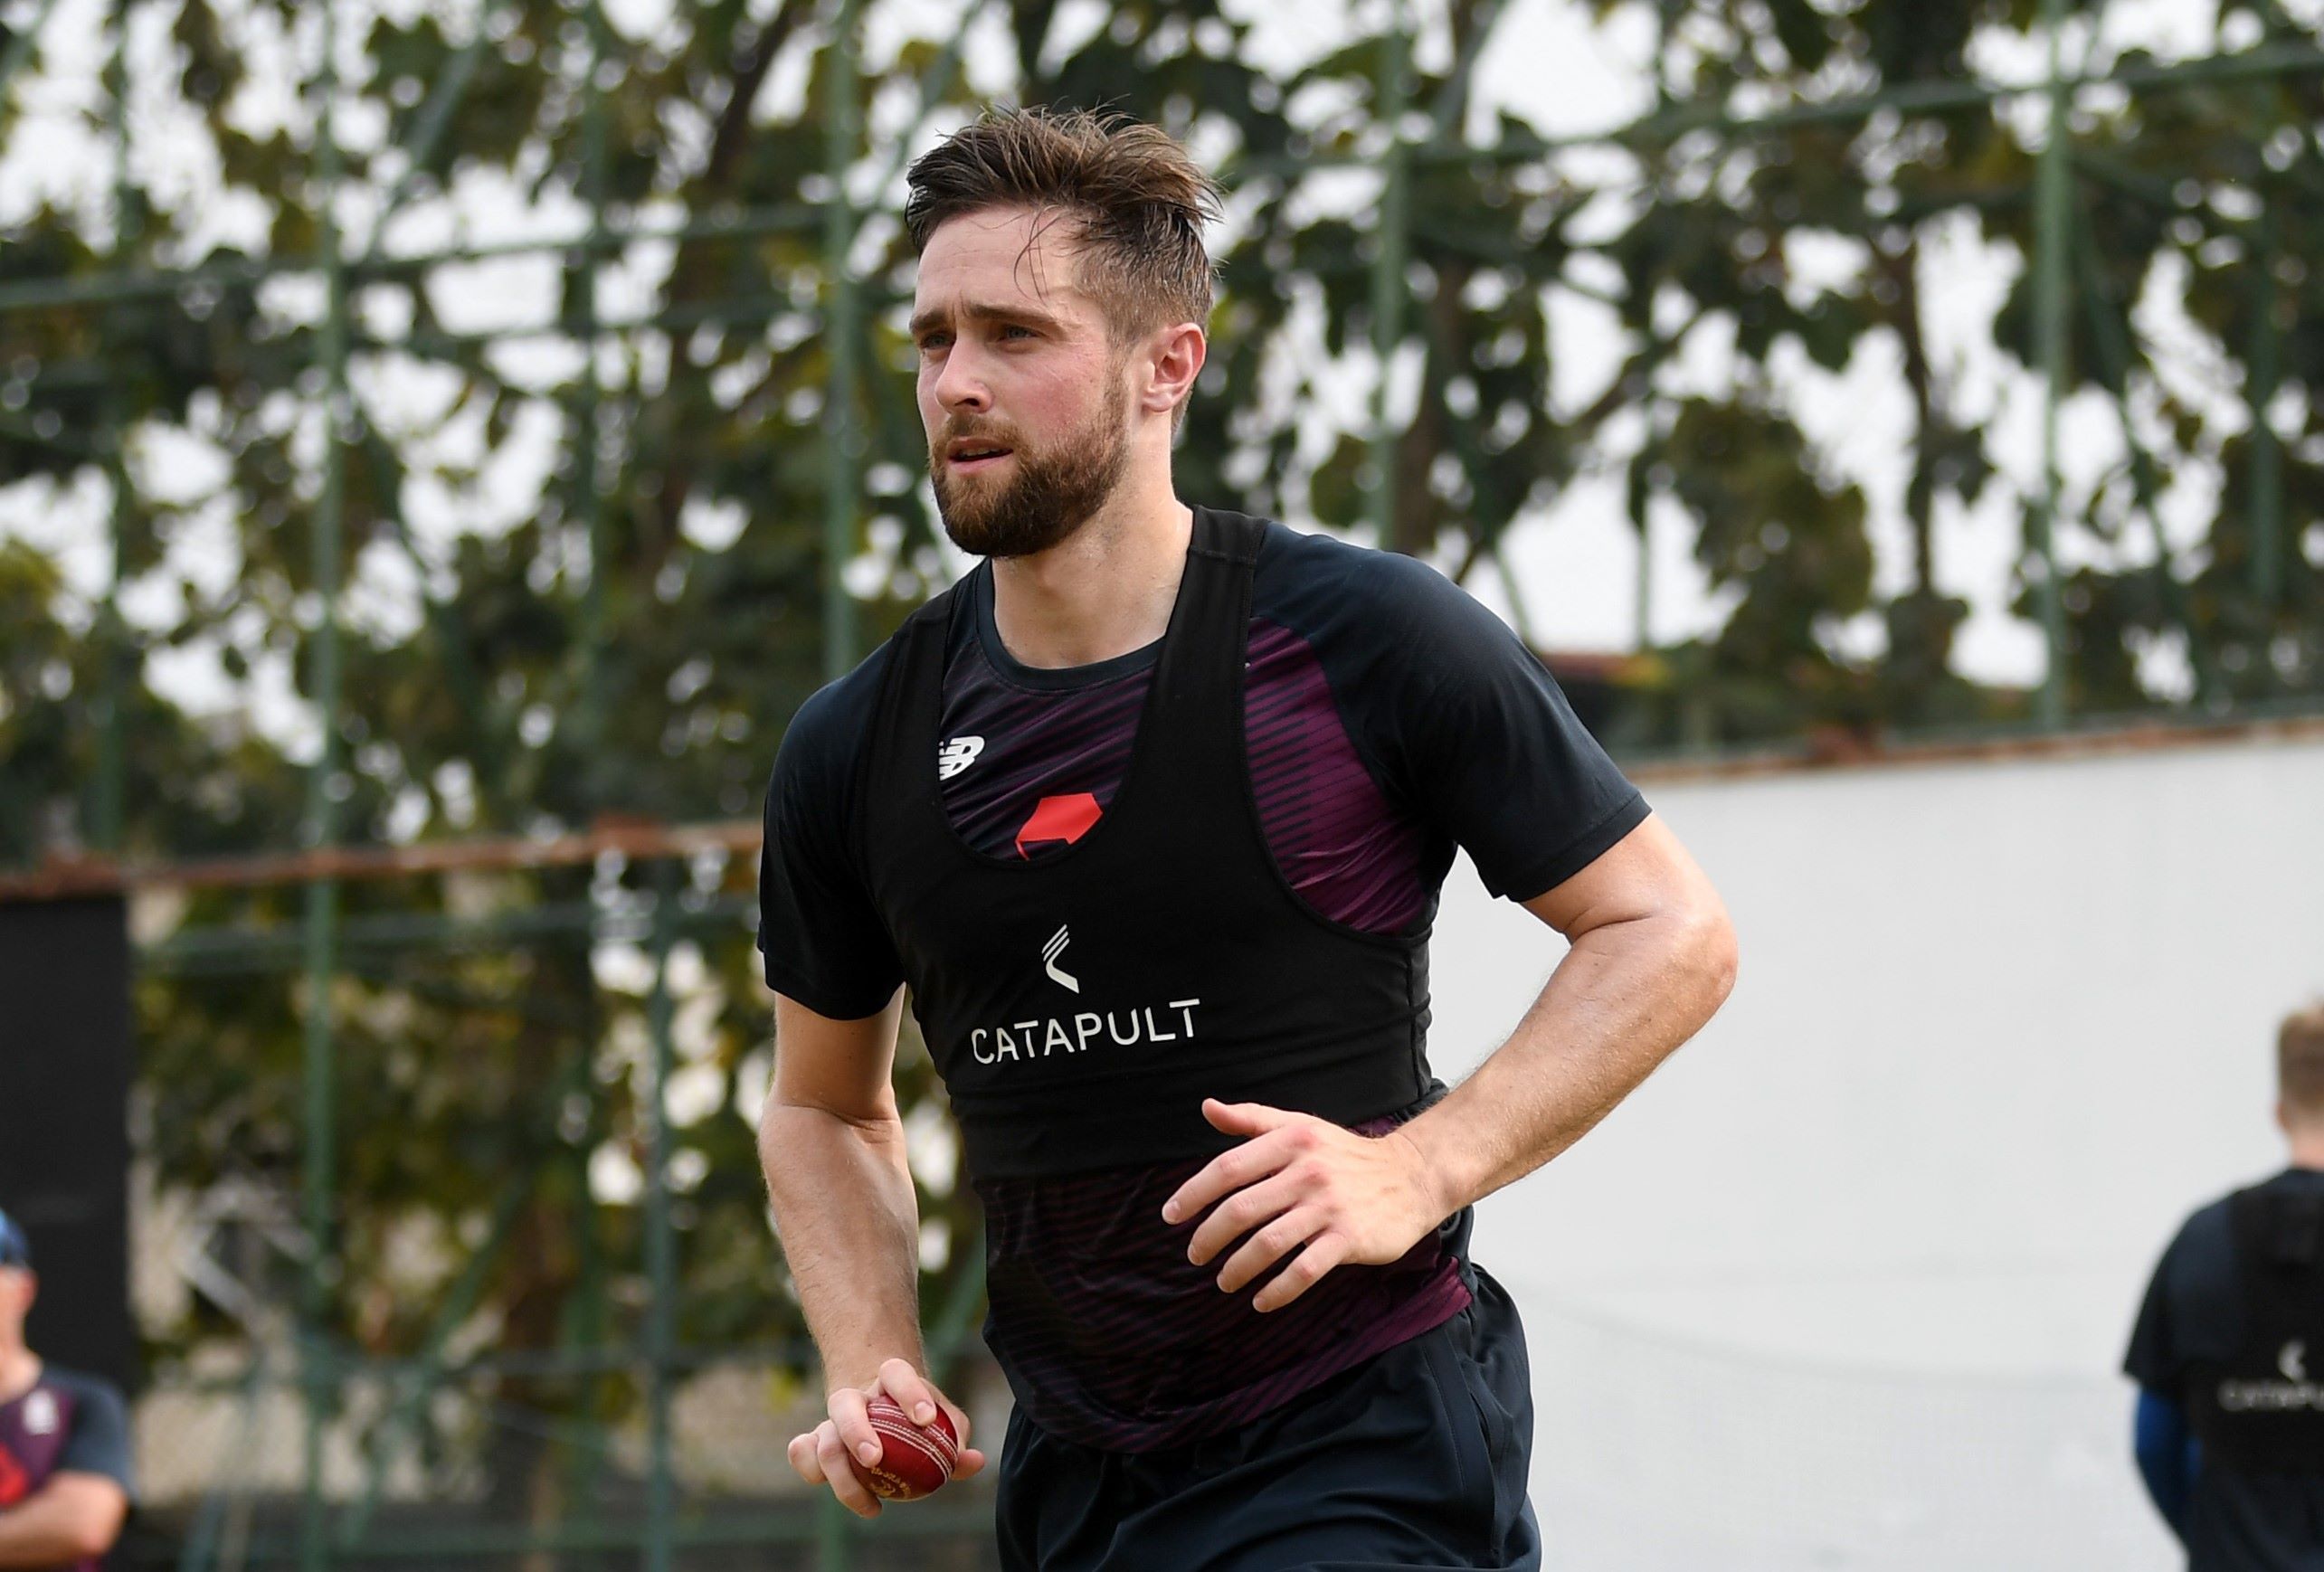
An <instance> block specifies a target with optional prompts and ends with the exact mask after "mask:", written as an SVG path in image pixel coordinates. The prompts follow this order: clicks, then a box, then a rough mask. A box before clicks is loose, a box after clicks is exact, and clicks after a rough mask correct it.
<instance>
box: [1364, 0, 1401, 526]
mask: <svg viewBox="0 0 2324 1572" xmlns="http://www.w3.org/2000/svg"><path fill="white" fill-rule="evenodd" d="M1411 22H1412V18H1411V15H1410V14H1409V12H1408V11H1407V9H1406V6H1405V0H1390V10H1389V24H1388V32H1387V33H1385V34H1384V35H1382V37H1381V39H1380V82H1379V88H1378V90H1379V94H1380V98H1379V103H1380V124H1381V125H1382V126H1383V127H1384V128H1386V129H1387V132H1388V144H1387V146H1386V147H1383V148H1382V149H1381V151H1380V218H1379V221H1378V223H1377V224H1376V226H1375V228H1374V230H1373V241H1374V246H1375V249H1374V251H1372V259H1371V349H1372V355H1373V357H1374V358H1375V359H1376V360H1378V361H1379V363H1380V380H1379V382H1378V384H1376V385H1375V386H1374V387H1373V388H1372V393H1371V441H1370V443H1369V444H1368V446H1369V447H1370V450H1371V451H1370V452H1369V453H1367V454H1366V455H1365V457H1366V459H1367V461H1368V463H1369V465H1370V468H1371V522H1372V528H1373V529H1374V530H1375V531H1376V532H1377V534H1378V535H1379V540H1378V543H1377V544H1378V545H1380V546H1381V547H1382V548H1384V549H1387V550H1390V551H1392V550H1394V549H1395V547H1396V524H1397V519H1396V433H1395V431H1392V430H1390V420H1391V418H1392V417H1391V415H1390V410H1389V391H1390V390H1389V381H1390V377H1389V373H1390V369H1391V367H1392V365H1393V363H1394V361H1395V358H1396V347H1397V345H1398V344H1399V342H1400V341H1401V340H1402V339H1403V336H1404V295H1405V290H1406V289H1407V283H1406V280H1405V277H1404V269H1405V260H1406V258H1407V257H1408V256H1409V251H1410V236H1409V233H1408V227H1409V224H1410V223H1411V211H1410V210H1411V185H1410V183H1411V177H1412V176H1411V159H1410V156H1409V149H1408V148H1407V147H1405V145H1404V111H1405V109H1406V107H1407V106H1408V105H1409V103H1410V101H1411V97H1412V81H1411V77H1412V36H1411V32H1410V29H1411Z"/></svg>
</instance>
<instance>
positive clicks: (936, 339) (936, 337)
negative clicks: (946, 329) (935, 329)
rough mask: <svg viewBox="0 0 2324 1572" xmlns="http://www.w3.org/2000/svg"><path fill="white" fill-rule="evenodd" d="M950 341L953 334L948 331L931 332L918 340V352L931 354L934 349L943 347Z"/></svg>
mask: <svg viewBox="0 0 2324 1572" xmlns="http://www.w3.org/2000/svg"><path fill="white" fill-rule="evenodd" d="M952 341H953V336H952V335H951V334H949V333H931V334H929V335H928V336H925V338H923V339H921V340H920V353H921V354H923V355H929V354H933V353H934V352H935V351H936V350H939V349H942V348H944V347H945V346H947V345H949V344H951V343H952Z"/></svg>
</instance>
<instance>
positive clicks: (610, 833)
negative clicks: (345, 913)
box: [0, 819, 764, 901]
mask: <svg viewBox="0 0 2324 1572" xmlns="http://www.w3.org/2000/svg"><path fill="white" fill-rule="evenodd" d="M763 833H764V827H763V826H762V825H761V824H760V823H759V821H758V820H757V819H723V820H718V821H715V822H712V823H709V824H690V825H674V824H651V823H636V822H628V821H623V820H619V819H614V820H608V821H607V822H604V823H602V824H599V825H597V826H595V827H593V828H592V829H586V830H580V831H576V832H574V833H573V834H570V835H559V836H552V837H549V838H545V839H543V838H534V837H530V836H504V837H500V838H496V839H490V840H442V841H422V842H418V843H416V844H414V845H411V846H373V847H331V848H324V849H319V850H310V851H296V852H280V853H271V854H264V855H261V856H256V857H204V858H201V859H198V860H195V861H191V862H172V863H115V862H111V861H109V860H107V859H105V858H102V857H87V858H79V859H74V860H71V861H57V862H52V863H50V864H47V865H45V866H42V867H40V868H37V869H33V870H31V871H29V872H26V873H22V874H14V875H10V876H5V877H0V901H25V900H40V899H43V898H56V897H59V896H68V895H104V894H110V893H111V892H113V891H116V890H122V889H138V888H149V887H152V886H156V885H169V886H171V887H174V888H178V889H236V888H242V889H248V888H254V887H258V886H261V885H281V884H299V883H304V882H305V881H307V880H309V879H318V878H337V879H382V878H404V877H410V876H418V875H422V874H440V873H454V872H462V871H468V870H478V869H504V870H505V869H513V868H545V867H570V866H574V865H576V864H581V863H593V862H595V861H596V860H597V859H598V858H599V857H604V856H606V855H607V854H608V853H612V854H616V855H619V856H621V857H626V858H628V859H629V860H631V861H632V862H642V861H650V860H651V859H653V858H656V857H697V856H699V855H700V854H702V853H704V852H707V851H723V852H727V853H730V854H731V853H737V852H755V851H757V850H758V848H759V840H760V838H761V836H762V834H763Z"/></svg>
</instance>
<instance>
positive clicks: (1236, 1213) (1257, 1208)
mask: <svg viewBox="0 0 2324 1572" xmlns="http://www.w3.org/2000/svg"><path fill="white" fill-rule="evenodd" d="M1299 1198H1300V1197H1299V1184H1298V1181H1297V1180H1296V1179H1294V1178H1293V1177H1292V1176H1291V1174H1290V1173H1288V1172H1287V1171H1286V1172H1280V1173H1277V1174H1276V1175H1274V1176H1273V1177H1272V1178H1269V1179H1262V1180H1261V1181H1260V1182H1259V1183H1257V1184H1255V1185H1253V1186H1251V1187H1250V1188H1248V1189H1246V1190H1238V1191H1237V1192H1236V1193H1235V1194H1233V1195H1231V1196H1228V1198H1226V1199H1225V1200H1223V1201H1220V1202H1219V1204H1218V1205H1217V1206H1215V1207H1211V1208H1210V1215H1209V1217H1205V1218H1203V1219H1202V1226H1200V1227H1199V1228H1197V1229H1195V1230H1194V1237H1192V1238H1191V1239H1189V1240H1188V1241H1187V1242H1186V1258H1187V1259H1188V1260H1189V1261H1191V1262H1193V1263H1194V1264H1196V1265H1197V1266H1200V1265H1201V1264H1203V1263H1204V1262H1206V1261H1208V1260H1209V1259H1210V1258H1211V1257H1212V1256H1213V1255H1217V1254H1219V1251H1221V1250H1224V1249H1225V1248H1226V1247H1227V1246H1228V1245H1231V1244H1233V1243H1234V1242H1235V1241H1236V1240H1238V1239H1239V1238H1241V1237H1242V1236H1244V1235H1246V1234H1247V1233H1249V1232H1250V1231H1251V1230H1252V1229H1254V1228H1256V1227H1258V1226H1261V1225H1262V1224H1265V1223H1268V1222H1271V1221H1273V1220H1274V1219H1275V1218H1276V1217H1280V1216H1282V1215H1283V1214H1284V1213H1285V1212H1287V1211H1289V1210H1291V1208H1292V1207H1293V1206H1294V1205H1295V1204H1296V1203H1297V1201H1298V1200H1299ZM1296 1242H1297V1241H1293V1243H1296Z"/></svg>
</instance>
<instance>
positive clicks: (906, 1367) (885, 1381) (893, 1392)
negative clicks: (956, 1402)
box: [879, 1359, 967, 1438]
mask: <svg viewBox="0 0 2324 1572" xmlns="http://www.w3.org/2000/svg"><path fill="white" fill-rule="evenodd" d="M879 1389H880V1390H881V1391H883V1392H885V1393H887V1395H888V1396H889V1397H893V1398H895V1399H896V1406H897V1407H899V1408H901V1409H903V1410H904V1412H905V1413H906V1414H908V1415H910V1416H912V1423H913V1424H915V1425H932V1424H934V1423H935V1418H936V1409H937V1407H938V1406H940V1405H941V1404H942V1403H943V1402H944V1395H943V1394H942V1393H940V1392H938V1391H937V1390H936V1388H935V1387H934V1386H933V1385H931V1384H930V1382H929V1380H928V1378H926V1377H925V1376H923V1375H922V1374H921V1373H920V1372H919V1371H918V1370H916V1369H915V1368H913V1367H912V1362H911V1361H910V1360H909V1359H890V1360H888V1361H887V1363H886V1364H884V1365H882V1366H880V1367H879ZM953 1423H954V1424H955V1425H957V1424H959V1423H960V1421H959V1420H957V1419H955V1420H954V1421H953ZM962 1435H963V1438H965V1437H966V1435H967V1433H966V1432H965V1431H963V1432H962Z"/></svg>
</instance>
